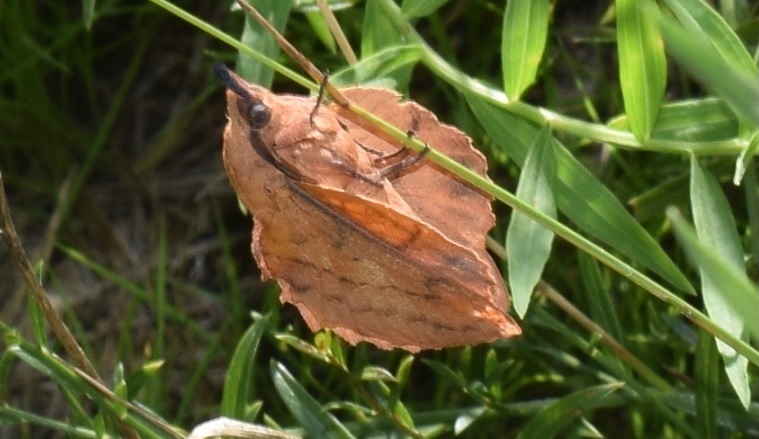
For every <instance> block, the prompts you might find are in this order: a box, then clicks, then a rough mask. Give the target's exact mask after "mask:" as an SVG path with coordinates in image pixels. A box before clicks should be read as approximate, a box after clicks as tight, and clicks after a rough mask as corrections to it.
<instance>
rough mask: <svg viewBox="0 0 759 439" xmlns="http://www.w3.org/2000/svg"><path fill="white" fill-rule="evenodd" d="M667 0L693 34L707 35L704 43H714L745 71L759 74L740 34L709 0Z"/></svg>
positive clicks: (719, 50)
mask: <svg viewBox="0 0 759 439" xmlns="http://www.w3.org/2000/svg"><path fill="white" fill-rule="evenodd" d="M664 3H665V4H666V5H667V7H669V9H670V10H671V11H672V12H673V13H674V15H675V17H676V18H677V19H678V20H679V21H680V23H681V24H682V25H683V27H684V28H685V29H688V31H689V33H690V35H691V37H692V38H698V39H703V43H704V44H706V45H713V46H714V48H715V49H717V52H719V53H720V55H722V57H723V58H724V59H725V61H727V62H728V63H729V64H730V65H732V66H734V67H735V68H737V69H739V70H742V71H743V72H744V73H745V74H747V75H753V76H757V75H759V70H757V66H756V64H754V61H753V60H752V59H751V54H750V53H749V52H748V50H747V48H746V46H745V45H744V44H743V42H741V39H740V37H739V36H738V35H736V33H735V31H733V29H732V28H731V27H730V25H729V24H728V23H727V21H725V19H724V18H722V16H720V15H719V13H718V12H717V11H715V10H714V9H713V8H712V7H711V6H709V4H707V3H706V2H704V1H702V0H665V1H664Z"/></svg>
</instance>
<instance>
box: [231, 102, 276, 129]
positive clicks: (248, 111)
mask: <svg viewBox="0 0 759 439" xmlns="http://www.w3.org/2000/svg"><path fill="white" fill-rule="evenodd" d="M237 105H238V108H239V110H240V114H242V115H244V116H245V118H246V120H247V121H248V125H250V127H251V128H252V129H254V130H260V129H263V128H264V127H266V125H268V124H269V121H271V109H269V107H267V106H266V105H264V103H263V102H261V101H256V100H246V99H240V100H238V101H237Z"/></svg>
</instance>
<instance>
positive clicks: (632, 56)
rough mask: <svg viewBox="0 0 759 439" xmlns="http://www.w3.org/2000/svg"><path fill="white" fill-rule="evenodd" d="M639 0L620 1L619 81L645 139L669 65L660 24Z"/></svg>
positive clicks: (640, 135)
mask: <svg viewBox="0 0 759 439" xmlns="http://www.w3.org/2000/svg"><path fill="white" fill-rule="evenodd" d="M638 4H639V2H638V1H636V0H617V2H616V5H617V50H618V51H619V80H620V83H621V87H622V96H623V97H624V101H625V112H626V113H627V116H628V117H629V118H630V128H631V129H632V132H633V134H635V137H636V138H637V139H638V140H639V141H641V142H645V141H646V140H648V138H649V136H650V135H651V131H652V130H653V127H654V124H655V123H656V118H657V116H658V115H659V107H660V106H661V103H662V98H663V97H664V86H665V85H666V80H667V66H666V60H665V58H664V45H663V43H662V40H661V34H660V32H659V28H658V23H657V21H656V20H655V19H654V17H652V16H651V13H650V10H649V9H647V8H641V7H639V5H638Z"/></svg>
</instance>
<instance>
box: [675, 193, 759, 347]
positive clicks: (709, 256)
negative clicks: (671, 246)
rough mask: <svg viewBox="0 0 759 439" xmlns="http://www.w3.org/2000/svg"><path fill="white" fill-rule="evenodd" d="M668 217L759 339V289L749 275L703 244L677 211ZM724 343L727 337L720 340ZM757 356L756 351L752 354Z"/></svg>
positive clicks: (697, 262)
mask: <svg viewBox="0 0 759 439" xmlns="http://www.w3.org/2000/svg"><path fill="white" fill-rule="evenodd" d="M667 216H668V217H669V219H670V220H671V221H672V226H673V230H674V231H675V235H676V236H677V238H678V241H679V242H680V244H681V245H682V246H683V248H684V249H685V251H686V253H687V254H688V256H689V257H690V259H691V260H692V261H693V262H694V264H695V265H696V266H698V268H699V270H702V271H703V272H704V273H706V274H708V276H709V277H710V278H711V279H712V280H713V281H714V282H715V283H716V284H717V285H719V286H720V288H721V292H722V294H723V297H724V298H725V299H726V300H725V302H726V303H727V304H728V306H729V307H730V308H731V309H732V311H733V312H736V313H737V314H738V315H739V316H740V318H741V319H742V320H743V323H744V324H745V327H746V329H747V330H748V334H749V335H750V336H751V338H752V339H754V340H759V319H758V318H757V316H756V314H757V310H758V309H759V294H758V293H757V291H759V289H758V288H757V286H756V285H755V284H753V283H752V282H751V280H749V278H748V276H746V273H745V272H744V271H742V270H740V269H738V268H736V267H735V265H733V264H731V263H729V262H728V261H726V260H725V259H724V258H722V257H719V256H718V255H716V254H715V253H714V251H713V248H712V247H710V246H708V245H707V244H706V243H704V242H701V241H699V239H698V237H697V236H696V233H695V232H694V230H693V228H692V227H691V226H690V225H688V224H687V223H686V222H685V220H684V219H683V217H682V215H681V214H680V212H678V211H677V209H676V208H674V207H671V208H669V209H667ZM712 330H713V331H718V332H725V333H729V332H728V331H726V330H725V329H724V328H722V327H716V328H712ZM720 338H722V339H723V340H724V339H725V337H720ZM751 354H752V355H757V354H756V351H755V350H753V351H752V352H751ZM749 360H751V358H749Z"/></svg>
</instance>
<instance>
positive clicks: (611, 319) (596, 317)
mask: <svg viewBox="0 0 759 439" xmlns="http://www.w3.org/2000/svg"><path fill="white" fill-rule="evenodd" d="M577 259H578V261H579V267H580V279H581V280H582V289H583V291H584V292H585V296H586V297H587V299H586V300H587V302H588V305H589V307H590V317H591V318H592V319H593V321H594V322H596V323H597V324H598V325H599V326H601V327H602V328H604V330H606V332H608V333H609V334H610V335H611V336H612V337H614V339H615V340H625V337H624V334H623V333H622V327H621V326H620V324H619V319H618V318H617V310H616V309H615V308H614V304H613V302H612V298H611V297H610V296H611V292H610V288H609V286H608V285H609V282H605V281H604V279H603V276H602V274H601V269H600V267H599V266H598V262H597V261H596V260H595V259H593V258H591V257H590V256H588V255H587V254H585V253H583V252H577Z"/></svg>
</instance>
